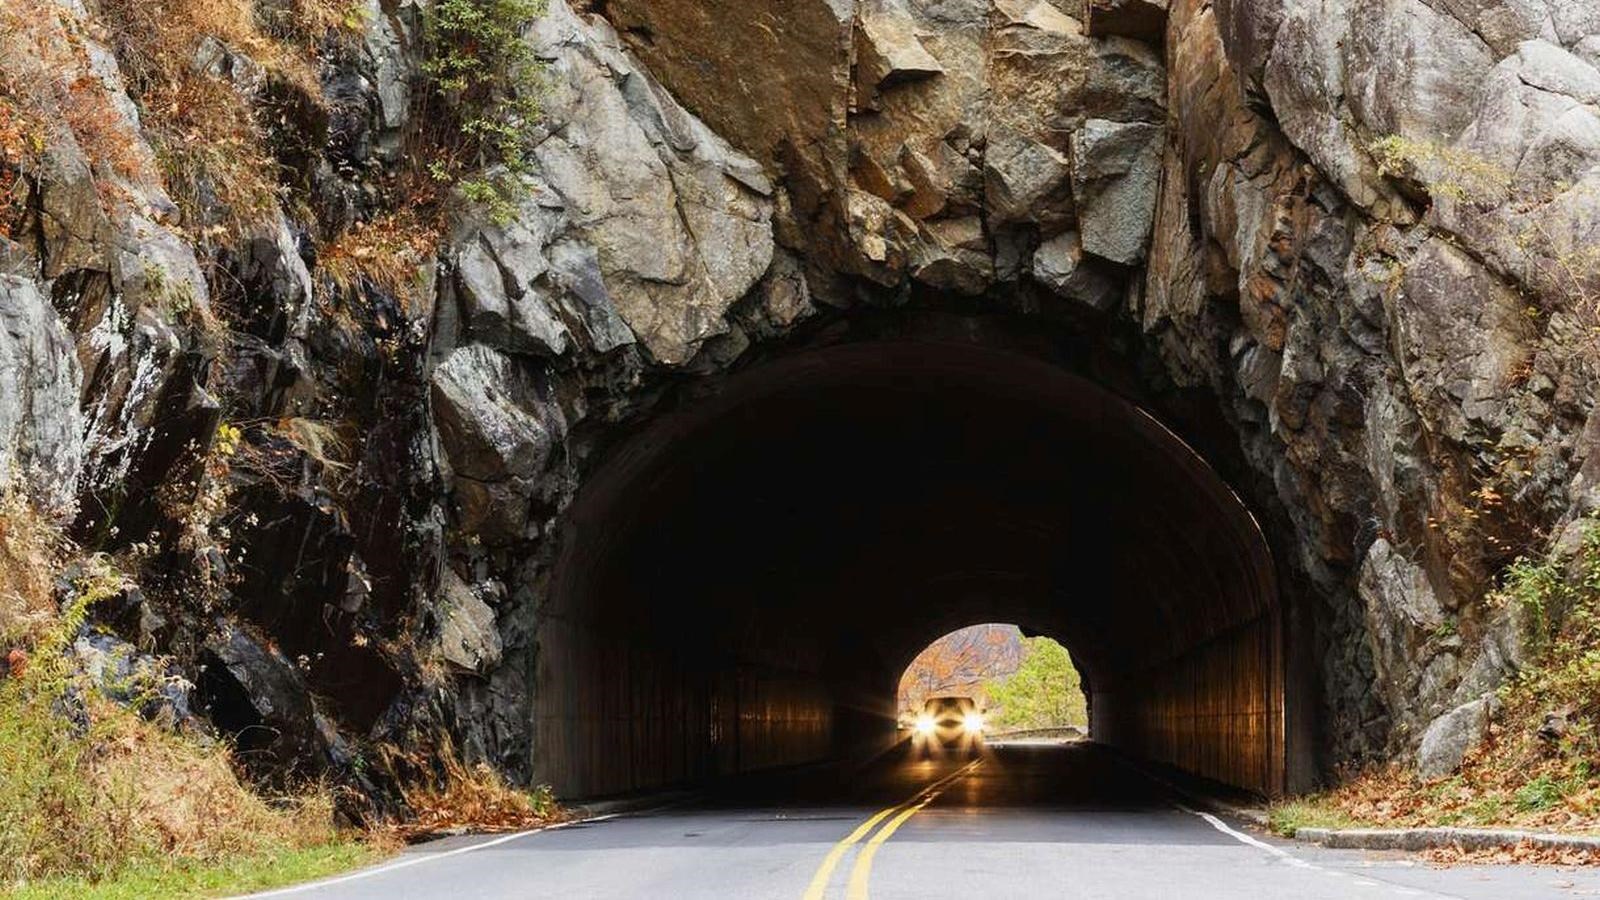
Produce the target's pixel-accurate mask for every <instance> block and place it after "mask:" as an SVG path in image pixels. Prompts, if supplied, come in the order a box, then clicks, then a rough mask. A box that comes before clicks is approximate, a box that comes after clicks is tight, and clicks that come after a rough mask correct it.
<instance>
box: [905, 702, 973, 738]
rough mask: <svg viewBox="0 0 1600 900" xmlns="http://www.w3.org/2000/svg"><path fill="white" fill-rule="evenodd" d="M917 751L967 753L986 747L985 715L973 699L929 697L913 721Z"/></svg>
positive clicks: (912, 727) (912, 733) (913, 735)
mask: <svg viewBox="0 0 1600 900" xmlns="http://www.w3.org/2000/svg"><path fill="white" fill-rule="evenodd" d="M911 746H912V747H913V748H915V749H917V750H927V751H931V750H950V749H956V750H967V751H975V750H978V749H979V748H981V747H982V746H983V713H982V712H981V711H980V710H979V709H978V704H977V701H975V700H973V699H972V698H971V697H929V698H928V699H927V701H926V702H924V703H923V704H922V712H920V713H918V714H917V716H916V718H915V719H913V720H912V722H911Z"/></svg>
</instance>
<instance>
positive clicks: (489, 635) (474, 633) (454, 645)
mask: <svg viewBox="0 0 1600 900" xmlns="http://www.w3.org/2000/svg"><path fill="white" fill-rule="evenodd" d="M438 616H439V637H438V645H437V652H438V654H439V656H440V658H442V659H443V660H444V661H445V662H447V663H449V664H450V665H452V666H454V667H455V668H457V669H459V670H460V671H463V672H471V673H475V674H479V675H483V674H487V673H488V672H489V671H491V670H493V669H494V668H495V667H496V666H498V665H499V664H500V654H501V651H502V647H501V643H500V632H499V631H498V630H497V629H496V627H495V616H494V610H493V609H492V608H491V607H490V606H489V604H487V603H485V602H484V601H483V600H482V599H481V598H480V597H479V592H478V591H475V590H474V589H473V587H472V586H471V585H469V584H467V583H466V582H465V581H463V580H462V579H461V577H460V576H459V575H457V574H456V573H455V571H454V570H453V569H450V568H448V567H446V568H445V574H444V579H443V582H442V583H441V584H440V585H439V603H438Z"/></svg>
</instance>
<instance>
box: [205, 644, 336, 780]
mask: <svg viewBox="0 0 1600 900" xmlns="http://www.w3.org/2000/svg"><path fill="white" fill-rule="evenodd" d="M200 658H201V671H200V677H199V678H198V679H197V681H196V690H197V692H198V694H199V696H200V699H201V702H202V703H203V704H204V706H205V710H206V713H207V715H208V716H209V718H210V719H211V721H212V722H213V723H214V724H215V725H216V726H217V728H218V729H219V730H221V731H222V732H223V734H224V735H226V736H227V737H229V738H230V739H232V740H233V741H234V743H235V744H236V746H237V748H238V752H239V758H240V759H241V760H242V761H243V762H244V763H245V764H246V765H248V766H251V767H254V768H256V769H257V770H258V771H268V772H271V771H282V770H284V769H286V768H295V767H300V766H304V765H308V764H309V765H313V766H314V765H318V764H320V762H321V759H322V754H321V753H320V744H321V741H320V733H319V731H318V729H317V724H316V717H315V709H314V707H313V705H312V702H311V694H310V692H309V691H308V690H307V688H306V684H305V681H304V680H303V679H302V678H301V676H300V672H299V670H297V669H296V668H295V666H294V663H292V662H290V661H289V660H288V659H287V658H286V657H285V656H284V655H283V654H282V653H280V652H278V650H276V649H275V648H273V647H272V646H271V645H270V644H268V643H265V642H263V641H261V640H259V639H257V638H256V637H255V636H254V635H252V634H251V633H250V632H248V631H246V630H245V629H244V628H243V627H241V626H239V625H237V624H235V623H231V622H227V621H218V623H217V625H216V630H215V632H214V633H213V634H212V635H211V636H210V637H209V638H207V639H206V641H205V644H204V646H203V647H202V650H201V654H200Z"/></svg>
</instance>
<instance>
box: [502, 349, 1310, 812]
mask: <svg viewBox="0 0 1600 900" xmlns="http://www.w3.org/2000/svg"><path fill="white" fill-rule="evenodd" d="M560 529H561V531H560V534H561V540H562V545H561V547H562V549H561V553H560V557H559V559H558V561H557V565H556V569H555V572H554V574H553V576H552V579H551V584H550V591H549V592H548V596H547V597H546V599H545V601H544V603H543V605H542V606H541V608H540V610H539V618H538V622H537V627H536V640H537V653H536V659H537V664H536V665H537V671H536V672H535V690H534V700H533V703H534V709H533V715H534V716H535V719H536V722H537V726H538V727H537V731H536V733H537V739H536V746H535V774H536V777H537V778H538V779H539V780H541V781H545V782H548V783H550V784H552V785H553V786H554V787H555V789H556V791H557V793H558V794H559V795H561V796H566V797H582V796H600V795H608V794H616V793H621V792H627V791H633V790H639V789H645V788H650V787H656V786H662V785H668V784H675V783H683V782H689V781H694V780H697V779H704V778H708V777H712V776H719V775H726V774H731V773H737V772H743V771H750V770H755V769H761V768H766V767H772V766H781V765H787V764H794V763H802V762H807V761H811V760H817V759H823V758H828V757H832V756H838V755H844V754H848V753H852V752H859V751H866V750H870V749H872V748H875V747H883V746H886V745H887V744H888V743H890V742H892V741H893V740H894V739H895V728H894V714H895V709H894V698H895V684H896V680H897V679H898V677H899V675H900V673H901V671H902V670H903V669H904V667H905V666H906V665H907V664H908V663H909V662H910V660H911V659H912V658H913V657H914V656H915V655H916V654H917V653H918V652H919V651H920V650H921V649H922V648H923V647H925V646H926V645H927V644H928V642H929V641H931V640H932V639H934V638H936V637H938V636H940V635H942V634H945V633H947V632H949V631H951V630H953V629H955V628H958V627H961V626H965V625H970V624H974V623H978V622H991V621H1005V622H1016V623H1018V624H1020V625H1022V626H1023V627H1024V628H1025V629H1028V630H1030V631H1032V632H1036V633H1041V634H1046V635H1049V636H1051V637H1053V638H1055V639H1056V640H1058V641H1060V642H1061V643H1063V644H1064V645H1066V646H1067V647H1068V648H1069V650H1070V651H1071V653H1072V656H1073V659H1074V660H1076V661H1077V662H1078V665H1079V668H1080V669H1081V671H1082V672H1083V675H1084V679H1085V689H1086V693H1088V694H1089V697H1090V704H1091V716H1092V731H1093V734H1094V735H1095V738H1096V739H1097V740H1100V741H1102V742H1105V743H1109V744H1113V745H1116V746H1119V747H1122V748H1124V749H1126V750H1128V751H1130V752H1133V753H1137V754H1140V755H1142V756H1145V757H1149V758H1151V759H1155V760H1159V761H1163V762H1167V763H1170V764H1173V765H1176V766H1179V767H1182V768H1184V769H1187V770H1190V771H1193V772H1195V773H1197V774H1201V775H1205V776H1208V777H1211V778H1213V779H1216V780H1219V781H1223V782H1227V783H1230V784H1234V785H1237V786H1240V787H1244V788H1248V789H1250V790H1254V791H1258V792H1261V793H1265V794H1272V793H1277V792H1279V791H1280V790H1281V789H1282V787H1283V783H1284V761H1285V757H1286V753H1287V752H1288V750H1287V748H1286V747H1285V739H1284V729H1283V707H1284V683H1283V677H1282V670H1283V664H1282V639H1281V633H1280V629H1281V625H1280V616H1279V613H1278V609H1277V600H1276V596H1275V591H1274V575H1273V566H1272V561H1271V558H1270V554H1269V552H1268V549H1267V546H1266V543H1265V541H1264V540H1263V539H1262V536H1261V533H1260V531H1259V529H1258V528H1257V526H1256V524H1255V520H1254V519H1253V517H1252V516H1251V515H1250V513H1249V511H1248V510H1247V509H1246V508H1245V506H1244V505H1243V504H1242V503H1241V502H1240V500H1239V499H1238V498H1237V497H1236V496H1235V495H1234V493H1233V492H1232V491H1230V490H1229V488H1228V487H1227V485H1225V484H1224V483H1223V482H1222V481H1221V480H1220V479H1219V478H1218V477H1217V476H1216V475H1215V474H1214V473H1213V472H1212V470H1211V469H1210V468H1209V467H1208V466H1207V465H1206V464H1205V462H1204V461H1203V460H1202V459H1200V458H1199V457H1198V456H1197V455H1196V454H1195V453H1194V452H1192V451H1191V450H1190V449H1189V448H1188V447H1187V446H1186V445H1185V444H1184V443H1183V442H1182V441H1181V440H1179V439H1178V438H1177V437H1175V436H1174V435H1173V434H1172V433H1170V432H1169V431H1168V430H1167V429H1165V428H1164V427H1163V426H1162V425H1161V424H1160V423H1159V422H1158V421H1157V420H1156V419H1154V418H1153V417H1151V416H1150V415H1148V414H1147V413H1145V412H1144V411H1142V410H1141V409H1139V408H1138V407H1136V406H1134V405H1133V404H1131V403H1129V402H1127V401H1125V400H1123V399H1121V398H1119V397H1118V396H1116V395H1114V394H1113V393H1111V392H1109V391H1107V390H1105V389H1103V388H1101V387H1099V386H1097V385H1095V384H1094V383H1092V382H1090V381H1088V380H1086V379H1084V378H1081V377H1079V376H1076V375H1074V374H1071V373H1070V372H1069V371H1067V370H1066V369H1064V368H1062V367H1061V366H1058V365H1055V364H1053V363H1051V362H1049V361H1046V360H1042V359H1039V358H1036V357H1034V356H1031V355H1028V354H1023V353H1018V352H1013V351H1010V350H1003V349H995V348H991V347H987V346H982V345H978V344H974V343H970V342H962V341H945V340H916V339H899V340H888V341H875V342H868V343H852V344H839V345H834V346H829V347H823V348H820V349H819V348H813V349H805V350H797V351H794V352H792V353H790V354H789V355H786V356H783V357H779V358H778V359H776V360H774V361H771V362H767V363H765V364H761V365H757V366H753V367H751V368H749V369H747V370H745V371H744V372H742V373H740V374H738V375H735V376H733V377H731V378H730V379H728V381H727V382H726V383H725V384H724V385H722V387H721V389H720V390H718V391H717V392H716V393H714V394H712V395H711V396H709V397H706V398H704V399H701V400H699V401H698V402H696V403H693V404H688V405H685V407H684V408H683V409H681V410H679V411H676V412H673V413H669V414H665V415H661V416H658V417H656V419H655V420H654V421H653V422H652V423H651V424H650V425H649V426H648V427H646V428H643V429H642V430H640V431H639V432H638V433H637V434H635V435H634V436H633V437H632V438H631V439H630V440H628V441H626V442H625V443H624V444H622V445H621V446H619V447H617V448H616V449H615V450H614V451H613V452H611V453H610V454H609V455H608V457H607V459H606V462H605V463H604V464H603V465H602V466H600V468H599V469H598V470H597V471H596V473H595V474H594V476H593V477H592V478H590V479H589V480H588V481H587V482H586V484H585V486H584V488H583V490H582V491H580V494H579V497H578V500H577V501H576V502H575V503H574V504H573V506H572V507H571V508H570V509H569V511H568V513H567V515H566V516H565V517H564V520H563V521H562V523H561V524H560Z"/></svg>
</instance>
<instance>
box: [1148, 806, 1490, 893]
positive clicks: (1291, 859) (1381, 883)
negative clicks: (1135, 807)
mask: <svg viewBox="0 0 1600 900" xmlns="http://www.w3.org/2000/svg"><path fill="white" fill-rule="evenodd" d="M1172 805H1173V806H1176V807H1177V808H1178V809H1181V810H1183V811H1184V812H1186V813H1189V814H1190V815H1193V816H1199V817H1200V818H1202V819H1205V820H1206V822H1207V824H1209V825H1210V826H1211V827H1212V828H1215V829H1216V830H1218V831H1220V832H1222V833H1223V834H1225V835H1227V836H1228V837H1231V838H1233V839H1234V840H1236V841H1238V842H1240V843H1241V844H1246V845H1248V846H1251V847H1254V848H1256V849H1257V850H1265V851H1266V852H1268V853H1270V854H1272V855H1273V856H1276V857H1278V858H1279V859H1281V860H1283V861H1284V862H1286V863H1288V864H1289V865H1291V866H1294V867H1295V868H1298V869H1311V870H1314V871H1317V872H1321V873H1323V874H1324V875H1335V876H1338V877H1340V878H1348V879H1350V880H1351V881H1354V882H1355V883H1356V884H1359V885H1361V886H1362V887H1373V888H1381V889H1387V890H1388V891H1390V892H1391V893H1394V894H1398V895H1400V896H1404V897H1435V898H1440V900H1460V898H1458V897H1457V896H1456V895H1455V894H1443V893H1439V892H1437V891H1431V890H1428V889H1426V888H1414V887H1411V886H1410V885H1406V884H1396V883H1395V882H1392V881H1388V880H1386V879H1379V880H1374V879H1371V878H1367V877H1364V876H1361V875H1357V874H1355V873H1354V872H1347V871H1345V870H1343V869H1329V868H1327V867H1325V866H1319V865H1317V864H1316V863H1314V862H1311V861H1309V860H1305V859H1301V858H1300V857H1298V856H1295V855H1294V854H1293V853H1290V852H1289V851H1287V850H1285V849H1283V848H1282V847H1274V846H1273V845H1271V844H1269V843H1267V842H1266V841H1263V840H1259V839H1257V838H1254V837H1251V836H1250V835H1248V834H1245V833H1244V832H1242V831H1240V830H1238V829H1236V828H1233V827H1232V826H1230V825H1229V824H1228V823H1226V822H1224V821H1222V819H1220V818H1218V817H1216V816H1214V815H1212V814H1211V813H1207V812H1201V811H1199V810H1197V809H1190V808H1189V807H1187V806H1184V805H1183V804H1182V803H1174V804H1172Z"/></svg>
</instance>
